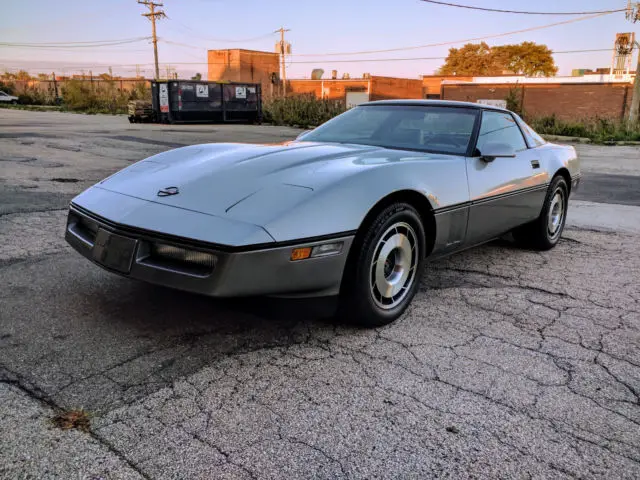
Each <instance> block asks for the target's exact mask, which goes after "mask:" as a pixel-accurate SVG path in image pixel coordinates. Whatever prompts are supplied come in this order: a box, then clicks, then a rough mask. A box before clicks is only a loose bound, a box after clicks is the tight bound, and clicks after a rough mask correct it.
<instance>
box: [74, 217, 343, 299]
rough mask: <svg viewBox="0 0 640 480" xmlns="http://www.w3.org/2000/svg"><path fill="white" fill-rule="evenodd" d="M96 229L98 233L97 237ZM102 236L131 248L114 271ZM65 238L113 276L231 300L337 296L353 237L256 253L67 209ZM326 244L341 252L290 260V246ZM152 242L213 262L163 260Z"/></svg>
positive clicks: (280, 247)
mask: <svg viewBox="0 0 640 480" xmlns="http://www.w3.org/2000/svg"><path fill="white" fill-rule="evenodd" d="M100 231H102V233H100V234H99V235H100V236H99V237H98V232H100ZM105 236H112V237H115V238H117V240H118V241H120V242H121V243H125V244H127V245H129V246H130V247H131V252H132V253H131V255H130V258H127V260H126V261H125V262H124V264H123V263H122V262H120V264H119V265H120V266H119V268H117V269H114V268H110V267H109V266H106V265H105V263H104V262H103V261H101V260H102V259H103V257H101V255H100V254H99V252H103V253H104V251H105V250H107V249H108V248H110V247H109V246H108V245H107V246H105V243H104V242H103V241H102V240H100V239H101V238H104V237H105ZM65 239H66V240H67V242H68V243H69V244H70V245H71V246H72V247H73V248H74V249H75V250H77V251H78V252H79V253H80V254H82V255H83V256H84V257H86V258H88V259H89V260H91V261H92V262H94V263H96V264H97V265H99V266H101V267H102V268H104V269H106V270H108V271H111V272H113V273H117V274H119V275H123V276H126V277H130V278H135V279H137V280H142V281H145V282H149V283H154V284H158V285H163V286H167V287H171V288H176V289H179V290H186V291H190V292H194V293H200V294H205V295H210V296H214V297H234V296H251V295H294V296H317V295H334V294H337V293H338V292H339V289H340V282H341V280H342V273H343V271H344V266H345V264H346V259H347V254H348V252H349V248H350V247H351V243H352V241H353V236H338V237H334V238H331V239H325V238H323V239H322V240H316V241H308V242H306V241H300V242H299V243H296V244H295V245H292V244H290V243H287V244H286V245H282V244H280V245H278V244H274V246H273V247H271V246H264V245H262V246H260V248H258V249H251V247H240V248H238V247H225V246H218V245H212V244H206V243H204V242H199V241H191V240H189V239H184V238H178V237H171V236H167V235H164V234H162V233H157V232H150V231H147V230H140V229H135V228H131V227H127V226H124V225H118V224H115V223H113V222H111V221H109V220H107V219H104V218H102V217H99V216H97V215H94V214H92V213H91V212H88V211H86V210H84V209H80V208H76V207H74V206H73V205H72V206H71V208H70V210H69V215H68V218H67V228H66V232H65ZM327 242H331V243H333V242H343V247H342V250H341V252H340V253H337V254H334V255H328V256H324V257H318V258H308V259H306V260H298V261H291V260H290V257H291V251H292V249H294V248H299V247H313V246H315V245H322V244H324V243H327ZM157 244H162V245H168V246H170V247H177V248H180V249H186V250H188V251H190V252H201V253H203V254H206V255H209V256H214V257H215V262H214V264H213V267H211V268H209V269H206V268H200V267H198V268H196V267H194V265H192V264H187V263H181V262H166V261H164V260H163V259H162V258H159V257H157V256H154V255H153V253H152V252H153V251H154V249H153V246H154V245H157ZM127 255H128V254H127ZM123 265H125V266H123Z"/></svg>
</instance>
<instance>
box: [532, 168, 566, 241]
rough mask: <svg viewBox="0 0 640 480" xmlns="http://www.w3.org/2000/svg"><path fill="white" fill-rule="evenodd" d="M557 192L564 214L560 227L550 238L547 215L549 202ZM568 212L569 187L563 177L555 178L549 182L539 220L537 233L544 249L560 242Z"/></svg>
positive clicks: (549, 206)
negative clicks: (560, 197)
mask: <svg viewBox="0 0 640 480" xmlns="http://www.w3.org/2000/svg"><path fill="white" fill-rule="evenodd" d="M558 191H561V192H562V197H563V203H564V205H563V207H564V212H563V215H562V219H561V222H560V225H559V227H558V232H557V234H556V235H555V236H553V237H552V236H550V235H549V227H548V220H549V213H550V211H549V210H550V208H551V202H552V200H553V197H554V196H555V195H556V193H557V192H558ZM568 211H569V187H568V186H567V182H566V180H565V179H564V178H563V177H556V178H555V179H554V180H553V182H551V186H550V187H549V190H548V192H547V196H546V198H545V201H544V208H543V209H542V215H541V217H540V220H541V221H540V229H541V230H542V231H541V232H539V233H540V234H541V236H542V237H543V239H544V243H545V247H547V248H552V247H554V246H555V245H556V244H557V243H558V242H559V241H560V237H562V233H563V231H564V226H565V223H566V221H567V213H568Z"/></svg>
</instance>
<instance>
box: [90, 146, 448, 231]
mask: <svg viewBox="0 0 640 480" xmlns="http://www.w3.org/2000/svg"><path fill="white" fill-rule="evenodd" d="M429 156H437V155H429V154H423V153H415V152H406V151H397V150H388V149H383V148H379V147H372V146H363V145H344V144H318V143H311V142H287V143H284V144H278V145H248V144H230V143H227V144H204V145H193V146H190V147H184V148H178V149H174V150H170V151H167V152H163V153H161V154H158V155H155V156H153V157H150V158H148V159H146V160H142V161H140V162H137V163H135V164H133V165H131V166H130V167H128V168H125V169H124V170H121V171H120V172H118V173H116V174H114V175H112V176H111V177H109V178H107V179H105V180H103V181H102V182H100V183H99V184H97V185H96V187H98V188H101V189H105V190H109V191H112V192H116V193H120V194H124V195H128V196H132V197H136V198H140V199H144V200H148V201H152V202H156V203H161V204H167V205H171V206H174V207H178V208H184V209H188V210H192V211H197V212H201V213H206V214H209V215H217V216H223V217H229V218H233V219H237V220H243V221H251V222H252V223H254V222H255V223H259V224H261V223H264V222H259V221H258V220H259V219H260V218H262V216H260V215H256V212H255V209H256V208H259V209H261V210H263V211H265V212H268V214H269V216H271V217H273V216H277V215H278V213H279V212H280V211H281V210H283V209H289V208H293V207H295V205H296V204H297V203H299V202H301V201H304V200H305V199H306V198H307V197H308V196H309V195H311V194H313V192H314V190H319V189H322V188H323V187H325V186H326V185H328V184H330V183H332V182H335V181H339V180H340V179H343V178H345V177H347V176H349V175H351V174H353V173H355V172H357V171H359V170H361V169H363V168H375V167H376V166H379V165H382V164H388V163H389V162H395V161H403V160H412V159H413V160H415V159H417V158H421V159H424V157H429ZM170 187H175V189H171V191H172V192H177V193H175V194H173V195H165V196H162V195H163V193H162V192H161V191H162V190H167V189H169V188H170ZM159 193H160V195H159ZM256 196H257V197H259V201H256ZM251 197H253V198H252V200H253V201H252V202H251V205H252V208H251V209H252V211H247V209H246V208H242V202H243V201H244V200H246V199H248V198H251ZM263 219H264V220H265V221H268V218H263Z"/></svg>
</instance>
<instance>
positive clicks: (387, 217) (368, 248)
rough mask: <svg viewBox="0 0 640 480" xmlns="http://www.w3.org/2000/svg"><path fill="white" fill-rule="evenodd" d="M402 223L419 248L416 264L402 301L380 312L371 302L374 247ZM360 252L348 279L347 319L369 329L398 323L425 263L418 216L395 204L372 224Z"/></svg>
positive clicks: (424, 246) (356, 246) (408, 209)
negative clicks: (385, 234) (411, 234)
mask: <svg viewBox="0 0 640 480" xmlns="http://www.w3.org/2000/svg"><path fill="white" fill-rule="evenodd" d="M399 222H405V223H407V224H409V225H410V226H411V228H413V230H414V232H415V234H416V241H417V244H418V249H419V250H418V261H417V263H416V271H415V273H414V275H415V277H414V279H413V283H412V285H411V287H410V289H409V291H408V292H407V294H406V296H405V297H404V298H403V299H402V301H401V302H400V303H399V304H398V305H396V306H395V307H393V308H391V309H388V310H385V309H383V308H380V307H379V306H378V305H377V304H376V302H375V301H374V299H373V298H372V294H371V289H370V275H371V270H370V269H371V263H372V260H373V256H374V255H375V253H376V247H377V245H378V242H379V241H380V238H381V237H382V235H383V234H384V233H385V232H386V231H387V229H388V228H389V227H391V226H392V225H393V224H395V223H399ZM355 248H359V249H360V252H359V254H358V255H357V257H355V258H354V260H355V261H356V263H355V265H353V269H354V272H353V273H354V275H353V276H352V277H351V278H352V281H353V285H351V288H349V289H348V290H350V292H349V293H348V295H352V296H353V298H351V299H350V303H351V305H352V307H353V308H351V309H349V310H350V312H349V315H350V316H352V317H353V318H352V319H355V320H356V321H357V323H360V324H364V325H369V326H382V325H386V324H388V323H391V322H392V321H394V320H395V319H397V318H398V317H399V316H400V315H402V313H403V312H404V311H405V310H406V308H407V307H408V306H409V304H410V303H411V300H412V299H413V297H414V296H415V294H416V292H417V290H418V288H419V286H420V276H421V272H422V267H423V266H424V260H425V253H426V252H425V248H426V239H425V231H424V226H423V224H422V220H421V218H420V215H419V214H418V212H417V211H416V210H415V209H414V208H413V207H411V206H410V205H408V204H403V203H399V204H394V205H391V206H390V207H388V208H386V209H385V210H383V211H382V212H381V213H380V214H379V215H378V216H377V217H376V220H375V221H374V222H373V224H372V225H371V226H370V227H369V229H368V230H367V232H366V234H365V236H364V239H363V241H362V242H361V243H360V242H359V245H355Z"/></svg>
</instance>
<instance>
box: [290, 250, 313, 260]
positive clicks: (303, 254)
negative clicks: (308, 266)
mask: <svg viewBox="0 0 640 480" xmlns="http://www.w3.org/2000/svg"><path fill="white" fill-rule="evenodd" d="M310 256H311V247H304V248H294V249H293V250H291V261H295V260H304V259H305V258H309V257H310Z"/></svg>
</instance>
